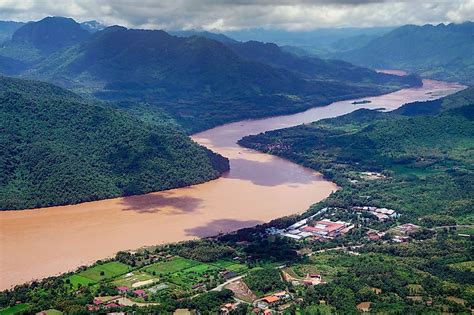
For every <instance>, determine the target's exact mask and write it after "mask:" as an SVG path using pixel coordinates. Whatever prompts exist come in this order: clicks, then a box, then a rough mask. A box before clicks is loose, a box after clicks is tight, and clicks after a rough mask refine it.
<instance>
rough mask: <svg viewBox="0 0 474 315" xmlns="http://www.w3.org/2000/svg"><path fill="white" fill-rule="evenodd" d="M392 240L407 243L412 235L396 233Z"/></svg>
mask: <svg viewBox="0 0 474 315" xmlns="http://www.w3.org/2000/svg"><path fill="white" fill-rule="evenodd" d="M392 241H394V242H395V243H406V242H408V241H410V237H408V236H398V235H396V236H395V237H394V238H393V239H392Z"/></svg>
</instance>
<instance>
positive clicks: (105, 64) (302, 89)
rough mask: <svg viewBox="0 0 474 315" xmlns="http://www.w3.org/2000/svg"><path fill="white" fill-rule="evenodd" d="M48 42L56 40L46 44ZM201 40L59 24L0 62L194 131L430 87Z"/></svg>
mask: <svg viewBox="0 0 474 315" xmlns="http://www.w3.org/2000/svg"><path fill="white" fill-rule="evenodd" d="M58 25H60V27H59V26H58ZM58 29H60V30H61V31H59V30H58ZM45 34H50V37H48V38H57V40H56V41H54V42H52V41H51V40H47V39H48V38H46V39H45V40H43V39H44V38H45V36H46V35H45ZM198 35H199V34H198ZM202 35H203V36H191V37H177V36H172V35H170V34H168V33H166V32H164V31H152V30H133V29H126V28H124V27H119V26H112V27H108V28H105V29H103V30H101V31H97V32H95V33H92V34H91V33H90V32H87V31H85V30H84V29H83V28H82V27H81V25H80V24H79V23H76V22H74V21H73V20H71V19H66V18H58V17H51V18H46V19H43V20H41V21H38V22H32V23H28V24H26V25H24V26H23V27H21V28H20V29H18V30H17V31H16V32H15V33H14V34H13V36H12V39H11V40H10V41H8V42H6V43H5V44H4V45H3V47H2V48H0V56H1V55H3V56H4V57H8V58H13V59H18V60H22V61H24V62H25V63H27V64H28V68H27V69H26V70H24V71H23V72H22V73H20V74H18V75H19V76H22V77H26V78H35V79H40V80H43V81H49V82H52V83H55V84H58V85H60V86H63V87H67V88H70V89H73V90H75V91H76V92H79V93H82V94H88V95H92V96H95V97H98V98H101V99H105V100H118V101H126V102H127V106H126V108H125V109H127V110H131V112H133V113H135V114H138V115H139V116H140V117H143V116H150V115H153V113H154V112H155V111H164V112H166V113H168V114H169V115H171V116H172V117H173V118H174V119H175V120H176V121H178V123H180V124H181V125H182V126H183V127H184V128H185V129H186V130H187V131H188V132H195V131H199V130H203V129H207V128H211V127H214V126H216V125H219V124H223V123H226V122H230V121H237V120H241V119H248V118H257V117H264V116H270V115H278V114H288V113H294V112H298V111H302V110H305V109H308V108H310V107H314V106H319V105H325V104H327V103H330V102H332V101H335V100H340V99H345V98H353V97H362V96H367V95H374V94H380V93H383V92H387V91H392V90H395V89H399V88H401V87H406V86H412V85H418V84H421V83H420V80H419V79H418V78H416V77H397V76H391V75H386V74H378V73H376V72H374V71H372V70H368V69H364V68H360V67H354V66H353V65H350V64H348V63H346V62H338V61H323V60H321V59H318V58H303V57H301V58H300V57H298V56H295V55H293V54H289V53H286V52H283V51H282V50H281V49H280V48H279V47H277V46H275V45H268V44H267V45H265V44H261V43H257V42H250V43H240V44H239V43H234V41H232V40H229V41H226V42H225V43H222V42H220V41H218V40H214V39H209V38H206V37H209V34H208V33H203V34H202ZM214 38H215V37H214ZM219 38H220V39H221V37H217V38H215V39H219ZM273 52H274V53H273ZM273 55H275V56H276V58H273ZM130 102H132V103H140V104H136V106H131V105H130V104H131V103H130Z"/></svg>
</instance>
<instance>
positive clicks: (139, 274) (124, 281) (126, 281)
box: [113, 271, 159, 288]
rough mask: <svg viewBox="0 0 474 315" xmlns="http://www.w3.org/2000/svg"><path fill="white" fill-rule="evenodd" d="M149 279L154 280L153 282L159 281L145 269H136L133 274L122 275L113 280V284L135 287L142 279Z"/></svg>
mask: <svg viewBox="0 0 474 315" xmlns="http://www.w3.org/2000/svg"><path fill="white" fill-rule="evenodd" d="M148 280H153V282H158V280H159V279H158V278H157V277H154V276H152V275H151V274H149V273H146V272H143V271H134V272H133V275H128V274H125V275H122V276H120V277H119V278H118V279H116V280H114V281H113V284H114V285H116V286H127V287H129V288H133V285H134V284H138V283H140V282H142V281H148ZM150 284H151V283H150Z"/></svg>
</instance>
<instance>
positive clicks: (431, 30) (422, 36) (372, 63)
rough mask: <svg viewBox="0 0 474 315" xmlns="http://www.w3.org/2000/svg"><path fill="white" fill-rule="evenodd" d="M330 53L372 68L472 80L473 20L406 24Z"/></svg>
mask: <svg viewBox="0 0 474 315" xmlns="http://www.w3.org/2000/svg"><path fill="white" fill-rule="evenodd" d="M333 57H335V58H339V59H343V60H347V61H349V62H352V63H355V64H358V65H362V66H366V67H372V68H385V69H402V70H406V71H410V72H416V73H419V74H421V75H423V76H427V77H431V78H436V79H442V80H450V81H461V82H464V83H468V84H472V83H474V22H465V23H462V24H448V25H445V24H439V25H436V26H435V25H429V24H428V25H424V26H416V25H405V26H402V27H399V28H397V29H395V30H393V31H391V32H390V33H388V34H385V35H383V36H381V37H379V38H377V39H374V40H372V41H370V42H369V43H368V44H366V45H365V46H364V47H362V48H358V49H354V50H350V51H347V52H343V53H336V54H333Z"/></svg>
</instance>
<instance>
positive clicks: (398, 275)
mask: <svg viewBox="0 0 474 315" xmlns="http://www.w3.org/2000/svg"><path fill="white" fill-rule="evenodd" d="M472 101H473V89H472V88H471V89H467V90H465V91H462V92H459V93H457V94H455V95H452V96H449V97H446V98H444V99H442V100H439V101H430V102H428V103H424V102H420V103H412V104H407V105H405V106H403V107H401V108H400V109H398V110H396V111H394V112H390V113H384V112H380V111H369V110H359V111H356V112H354V113H352V114H348V115H345V116H341V117H339V118H334V119H328V120H323V121H319V122H315V123H312V124H310V125H303V126H298V127H293V128H289V129H285V130H277V131H272V132H267V133H265V134H261V135H257V136H250V137H246V138H244V139H243V140H242V141H241V143H242V144H245V145H246V146H250V147H253V148H256V149H259V150H264V151H266V152H270V153H273V154H278V155H280V156H284V157H285V158H289V159H291V160H293V161H297V162H299V163H301V164H304V165H307V166H310V167H313V168H314V169H317V170H319V171H321V172H322V173H323V174H324V175H325V176H327V177H330V178H331V179H333V180H335V181H336V182H337V183H338V184H339V185H340V186H341V187H342V189H341V190H339V191H337V192H335V193H333V194H332V195H331V196H330V197H329V198H328V199H327V200H325V201H323V202H321V203H319V204H316V205H314V206H313V207H312V208H311V209H310V211H309V212H307V213H305V214H304V215H303V217H304V216H308V215H309V214H312V213H314V212H316V211H318V210H319V209H322V208H323V207H332V208H334V209H340V208H347V207H351V206H361V205H364V204H366V203H367V202H370V204H372V205H375V206H390V207H393V208H394V209H396V210H397V212H398V213H400V214H401V216H400V217H399V218H397V219H396V220H395V221H389V222H386V223H383V224H379V225H378V228H380V229H385V230H387V231H389V230H391V229H392V228H393V227H394V226H396V225H398V224H401V223H404V222H417V223H418V224H420V225H421V230H420V231H419V232H417V233H415V234H413V235H412V238H413V240H412V241H411V242H407V243H396V242H394V241H392V240H391V237H390V232H387V234H386V235H387V236H388V237H383V238H382V239H380V240H378V241H372V240H369V239H367V237H366V232H367V231H370V230H371V229H373V225H372V227H371V226H368V225H365V224H364V223H363V221H357V220H356V221H354V222H355V227H354V228H353V229H352V230H351V231H350V232H349V233H347V234H345V235H343V236H341V237H338V238H335V239H332V240H328V241H325V242H320V241H311V240H303V241H294V240H291V239H288V238H282V237H280V236H278V235H272V233H269V230H271V229H270V228H273V229H282V228H286V227H288V226H289V225H290V224H293V223H295V222H296V221H297V220H299V219H300V218H299V217H297V216H294V217H287V218H281V219H276V220H273V221H272V222H270V223H268V224H264V225H259V226H257V227H254V228H248V229H243V230H239V231H237V232H235V233H231V234H227V235H222V236H218V237H215V238H210V239H205V240H198V241H192V242H184V243H178V244H169V245H163V246H157V247H153V248H148V249H145V250H140V251H138V252H134V253H129V252H120V253H118V254H117V256H116V257H115V258H114V259H111V260H109V261H98V262H97V263H96V264H94V265H93V266H90V267H83V268H80V269H79V270H77V271H76V272H74V273H67V274H63V275H61V276H59V277H50V278H47V279H44V280H41V281H35V282H33V283H30V284H25V285H19V286H16V287H15V288H13V289H12V290H7V291H4V292H2V293H1V294H0V306H1V307H4V309H3V310H2V312H4V313H32V312H37V311H41V310H48V309H54V310H56V311H58V310H59V311H61V312H65V313H79V314H80V313H87V312H96V313H100V312H103V311H104V308H103V307H105V306H99V308H97V309H95V310H94V309H92V310H91V309H90V307H91V305H93V303H94V299H106V298H107V297H110V296H112V297H113V296H120V295H122V297H120V298H119V299H126V301H132V302H131V304H135V306H131V305H129V306H127V305H123V304H107V305H108V306H107V307H108V310H110V311H127V312H132V311H133V312H135V313H138V314H141V313H143V314H146V313H150V312H158V313H160V312H161V313H167V312H173V311H175V310H176V309H179V308H181V309H182V308H187V309H193V310H197V311H199V312H201V313H203V314H213V313H216V312H218V311H219V309H220V308H221V307H223V306H225V305H226V304H227V303H233V302H234V299H233V298H234V297H238V299H239V301H243V302H240V304H239V305H238V306H237V307H235V309H233V310H231V313H232V314H247V313H252V312H253V313H256V314H257V313H260V312H262V310H261V309H259V310H257V309H255V306H252V305H251V304H249V303H251V302H252V301H253V300H255V299H257V301H258V299H259V298H261V297H263V296H267V295H271V294H273V293H275V292H279V291H282V290H283V291H285V292H287V293H288V295H289V297H288V299H287V300H285V302H282V303H277V304H274V305H271V306H270V308H272V309H275V310H280V311H281V312H282V313H283V314H332V313H337V314H356V313H358V312H359V311H360V309H361V308H362V307H369V308H370V310H371V312H382V313H387V312H397V313H404V312H405V313H410V314H425V313H433V314H440V313H443V312H451V313H461V314H462V313H466V314H467V313H469V309H470V308H471V307H472V306H473V305H474V291H473V287H472V283H473V281H474V279H473V276H472V275H473V273H472V250H471V248H472V245H473V244H472V235H473V234H472V225H471V226H470V228H469V227H462V226H459V227H457V225H460V224H462V225H469V224H470V223H472V217H471V215H472V208H470V207H472V201H473V198H472V197H473V196H472V191H473V190H472V189H471V188H470V187H472V186H471V185H472V165H473V163H472V154H471V153H472V147H473V144H472V139H473V137H472V136H473V113H474V110H473V108H474V106H473V105H472ZM388 135H390V139H391V141H388ZM290 148H291V152H290ZM415 150H416V152H415ZM414 154H416V156H417V158H414V157H413V156H414ZM316 157H317V159H316ZM319 161H322V162H319ZM366 172H371V173H372V172H376V173H377V174H381V175H383V176H381V177H378V178H377V179H368V178H366V177H364V174H365V173H366ZM446 192H449V194H448V195H449V196H446ZM448 197H449V198H448ZM335 215H336V216H337V217H341V216H344V215H345V214H344V213H336V214H335ZM346 216H347V215H346ZM349 217H351V215H349ZM315 273H317V274H318V275H319V276H320V277H321V278H322V279H323V280H324V281H323V282H321V283H320V284H317V285H303V283H304V281H300V282H302V283H301V284H299V283H295V281H294V279H302V278H304V277H305V276H307V275H308V274H315ZM227 275H230V277H234V278H235V277H237V276H243V278H242V279H241V280H240V281H241V282H240V283H241V286H244V287H246V288H248V289H249V290H250V291H248V292H247V295H246V296H241V294H242V291H238V290H236V289H235V288H234V287H229V286H224V287H220V290H216V291H213V290H212V289H213V288H217V287H218V286H219V284H223V283H224V282H225V281H226V280H227V279H229V278H228V277H227ZM288 275H290V276H291V277H292V278H291V279H293V280H291V279H289V278H288ZM236 279H237V278H236ZM234 281H239V280H234ZM296 282H298V281H296ZM137 283H140V284H142V289H143V290H144V291H145V292H147V294H146V297H143V296H141V295H138V294H142V293H141V292H139V293H134V292H131V291H130V292H128V293H120V292H119V291H118V288H120V287H122V286H128V287H133V285H134V284H137ZM242 299H244V300H242ZM245 299H250V300H247V301H246V300H245ZM120 301H122V303H123V301H124V300H120ZM364 305H365V306H364ZM367 305H368V306H367Z"/></svg>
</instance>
